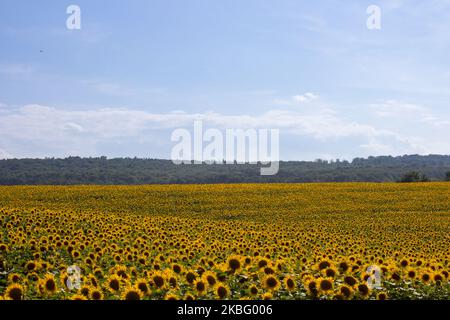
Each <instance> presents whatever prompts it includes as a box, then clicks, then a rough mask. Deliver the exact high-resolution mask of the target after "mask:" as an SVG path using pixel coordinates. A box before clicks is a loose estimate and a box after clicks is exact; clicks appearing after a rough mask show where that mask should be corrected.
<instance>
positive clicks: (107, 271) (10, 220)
mask: <svg viewBox="0 0 450 320" xmlns="http://www.w3.org/2000/svg"><path fill="white" fill-rule="evenodd" d="M449 230H450V183H448V182H436V183H414V184H395V183H341V184H337V183H336V184H333V183H323V184H228V185H146V186H13V187H0V299H2V298H4V299H240V298H249V299H314V298H322V299H386V298H387V299H405V298H408V299H422V298H431V299H448V297H449V295H450V284H449V280H450V277H449V272H450V251H449V243H450V234H449V232H448V231H449ZM70 266H76V267H78V268H79V271H80V278H79V280H80V281H79V282H77V281H76V280H77V279H78V278H77V279H74V274H73V270H74V269H73V268H72V269H68V267H70ZM77 270H78V269H77ZM75 276H77V274H75ZM68 280H70V281H68ZM74 283H75V284H76V285H75V286H74V285H73V284H74ZM78 284H79V286H78Z"/></svg>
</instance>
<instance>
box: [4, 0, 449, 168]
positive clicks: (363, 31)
mask: <svg viewBox="0 0 450 320" xmlns="http://www.w3.org/2000/svg"><path fill="white" fill-rule="evenodd" d="M71 4H77V5H78V6H79V7H80V8H81V30H68V29H67V28H66V19H67V17H68V16H69V15H68V14H67V13H66V8H67V7H68V6H69V5H71ZM372 4H374V5H378V6H379V7H380V8H381V29H380V30H369V29H368V28H367V26H366V20H367V18H368V17H369V15H368V14H367V12H366V10H367V7H368V6H369V5H372ZM449 30H450V1H449V0H429V1H422V0H420V1H419V0H417V1H415V0H371V1H363V0H353V1H345V2H344V1H338V0H335V1H333V0H323V1H299V0H277V1H274V0H273V1H272V0H269V1H260V0H246V1H242V0H215V1H210V0H203V1H200V0H187V1H182V0H150V1H148V0H134V1H127V2H126V5H125V2H124V1H119V0H117V1H113V0H108V1H106V0H95V1H92V0H89V1H87V0H86V1H84V0H83V1H82V0H73V1H53V0H42V1H25V0H2V1H1V2H0V158H12V157H17V158H23V157H65V156H69V155H79V156H101V155H105V156H108V157H120V156H131V157H133V156H138V157H151V158H169V157H170V150H171V148H172V147H173V145H174V143H173V142H172V141H171V139H170V136H171V132H172V131H173V130H174V129H176V128H186V129H192V126H193V121H194V120H195V119H202V120H203V121H204V124H205V126H208V127H214V128H218V129H221V130H224V129H225V128H278V129H279V130H280V153H281V154H280V156H281V159H286V160H288V159H302V160H303V159H305V160H310V159H315V158H326V159H331V158H341V159H352V158H353V157H366V156H369V155H388V154H389V155H401V154H413V153H414V154H415V153H418V154H429V153H439V154H450V139H449V137H450V105H449V103H450V32H449Z"/></svg>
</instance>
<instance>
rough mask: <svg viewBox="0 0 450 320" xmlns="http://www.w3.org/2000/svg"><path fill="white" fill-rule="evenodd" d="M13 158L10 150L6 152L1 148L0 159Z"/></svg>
mask: <svg viewBox="0 0 450 320" xmlns="http://www.w3.org/2000/svg"><path fill="white" fill-rule="evenodd" d="M10 158H13V155H12V154H10V153H9V152H6V151H5V150H3V149H0V159H10Z"/></svg>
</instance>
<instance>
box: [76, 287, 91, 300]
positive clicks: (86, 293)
mask: <svg viewBox="0 0 450 320" xmlns="http://www.w3.org/2000/svg"><path fill="white" fill-rule="evenodd" d="M78 292H79V294H82V295H83V296H85V297H86V298H87V297H89V294H90V293H91V287H90V286H88V285H83V286H82V287H81V288H80V289H79V290H78Z"/></svg>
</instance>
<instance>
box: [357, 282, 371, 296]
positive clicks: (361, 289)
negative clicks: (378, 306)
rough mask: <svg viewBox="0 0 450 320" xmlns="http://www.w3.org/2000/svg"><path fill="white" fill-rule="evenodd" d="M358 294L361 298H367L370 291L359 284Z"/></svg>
mask: <svg viewBox="0 0 450 320" xmlns="http://www.w3.org/2000/svg"><path fill="white" fill-rule="evenodd" d="M358 292H359V294H360V295H361V296H362V297H364V298H365V297H368V296H369V294H370V289H369V287H368V286H367V285H366V284H365V283H361V284H359V285H358Z"/></svg>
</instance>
